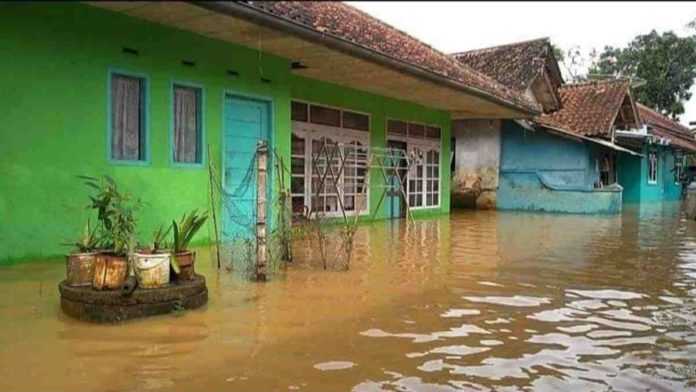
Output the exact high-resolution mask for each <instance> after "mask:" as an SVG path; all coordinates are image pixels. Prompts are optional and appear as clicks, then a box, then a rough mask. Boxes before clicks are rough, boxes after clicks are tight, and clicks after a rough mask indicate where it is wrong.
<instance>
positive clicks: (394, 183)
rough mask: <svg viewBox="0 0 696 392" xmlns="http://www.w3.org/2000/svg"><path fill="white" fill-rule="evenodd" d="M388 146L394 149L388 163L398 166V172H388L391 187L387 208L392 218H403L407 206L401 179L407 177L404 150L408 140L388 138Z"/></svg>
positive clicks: (393, 166) (391, 165) (388, 193)
mask: <svg viewBox="0 0 696 392" xmlns="http://www.w3.org/2000/svg"><path fill="white" fill-rule="evenodd" d="M387 147H388V148H390V149H393V150H392V152H391V156H392V158H390V161H391V162H388V163H387V166H388V167H390V168H398V169H396V172H391V173H388V174H389V177H388V181H389V184H388V185H389V186H390V189H389V190H388V192H387V197H388V199H387V208H388V209H389V217H390V218H392V219H398V218H403V217H404V216H406V206H405V205H404V204H403V202H402V199H403V196H402V194H401V190H400V189H401V187H402V184H401V179H404V180H405V177H406V170H407V168H406V161H405V160H404V159H403V152H405V151H406V148H407V145H406V142H402V141H398V140H388V141H387Z"/></svg>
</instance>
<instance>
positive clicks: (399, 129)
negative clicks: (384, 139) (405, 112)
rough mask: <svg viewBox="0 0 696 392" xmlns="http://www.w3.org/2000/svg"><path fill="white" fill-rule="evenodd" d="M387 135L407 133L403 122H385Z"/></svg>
mask: <svg viewBox="0 0 696 392" xmlns="http://www.w3.org/2000/svg"><path fill="white" fill-rule="evenodd" d="M387 133H389V134H392V135H404V136H406V133H407V125H406V123H405V122H404V121H399V120H389V121H388V122H387Z"/></svg>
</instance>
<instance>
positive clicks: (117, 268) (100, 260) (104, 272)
mask: <svg viewBox="0 0 696 392" xmlns="http://www.w3.org/2000/svg"><path fill="white" fill-rule="evenodd" d="M127 275H128V257H126V256H116V255H114V254H112V253H99V254H97V257H96V259H95V260H94V279H92V288H93V289H95V290H117V289H120V288H121V286H122V285H123V282H124V281H125V280H126V276H127Z"/></svg>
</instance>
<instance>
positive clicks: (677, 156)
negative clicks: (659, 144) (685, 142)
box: [674, 151, 684, 184]
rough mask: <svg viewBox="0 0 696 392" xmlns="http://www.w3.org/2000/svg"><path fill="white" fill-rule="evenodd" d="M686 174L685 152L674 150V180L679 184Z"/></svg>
mask: <svg viewBox="0 0 696 392" xmlns="http://www.w3.org/2000/svg"><path fill="white" fill-rule="evenodd" d="M683 174H684V152H683V151H675V152H674V182H675V183H677V184H679V183H680V182H681V178H682V175H683Z"/></svg>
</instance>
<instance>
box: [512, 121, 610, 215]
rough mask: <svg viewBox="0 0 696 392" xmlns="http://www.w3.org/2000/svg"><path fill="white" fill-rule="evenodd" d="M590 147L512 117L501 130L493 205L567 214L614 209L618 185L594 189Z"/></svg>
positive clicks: (607, 211) (608, 211) (604, 211)
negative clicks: (528, 126)
mask: <svg viewBox="0 0 696 392" xmlns="http://www.w3.org/2000/svg"><path fill="white" fill-rule="evenodd" d="M595 179H596V173H595V168H594V165H592V164H591V162H590V148H589V147H588V146H587V145H586V144H585V143H583V142H579V141H576V140H574V139H570V138H565V137H561V136H558V135H552V134H549V133H546V132H541V131H536V132H534V131H530V130H527V129H524V128H522V127H521V126H519V125H518V124H516V123H515V122H513V121H504V122H503V127H502V130H501V165H500V187H499V189H498V208H499V209H501V210H529V211H549V212H566V213H617V212H619V211H621V191H620V189H602V190H595V189H593V188H592V184H593V182H594V180H595Z"/></svg>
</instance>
